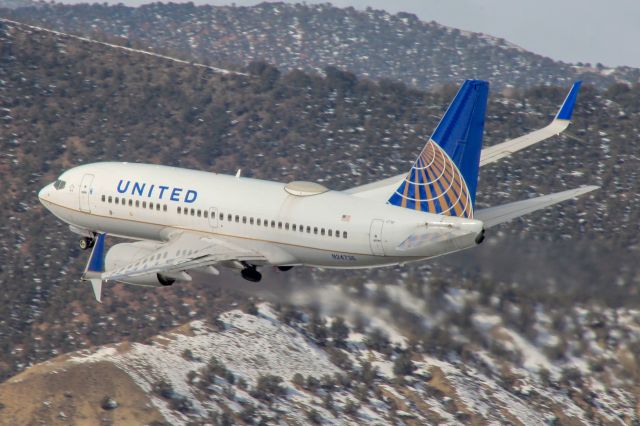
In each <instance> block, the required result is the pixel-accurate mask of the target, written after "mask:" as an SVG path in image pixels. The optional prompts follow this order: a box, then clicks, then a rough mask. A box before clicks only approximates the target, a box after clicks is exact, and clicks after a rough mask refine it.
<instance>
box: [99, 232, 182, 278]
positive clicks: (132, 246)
mask: <svg viewBox="0 0 640 426" xmlns="http://www.w3.org/2000/svg"><path fill="white" fill-rule="evenodd" d="M160 245H161V243H154V242H152V241H138V242H135V243H121V244H116V245H115V246H113V247H111V248H110V249H109V251H107V254H106V256H105V258H104V266H105V269H106V270H107V271H112V270H114V269H119V268H122V267H123V266H126V265H128V264H130V263H131V262H135V261H136V260H138V259H142V258H143V257H145V256H147V255H149V254H151V253H152V252H154V251H155V250H157V249H158V248H159V247H160ZM178 275H179V276H176V277H173V276H171V277H170V276H166V275H163V274H147V275H141V276H139V277H132V278H129V279H127V280H126V281H124V280H120V281H121V282H123V283H126V284H133V285H141V286H145V287H162V286H168V285H171V284H173V283H174V282H176V281H177V280H178V279H180V280H182V281H190V280H191V277H190V276H189V275H188V274H186V273H184V272H182V273H180V274H178Z"/></svg>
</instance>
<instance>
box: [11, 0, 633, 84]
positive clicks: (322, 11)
mask: <svg viewBox="0 0 640 426" xmlns="http://www.w3.org/2000/svg"><path fill="white" fill-rule="evenodd" d="M5 14H6V15H7V16H12V17H13V18H14V19H16V20H18V21H22V22H31V23H37V24H38V25H43V26H45V27H48V28H52V29H57V30H60V31H64V32H72V33H78V34H85V35H90V36H91V37H93V38H96V37H98V38H104V37H106V38H109V39H117V40H120V42H121V43H126V44H133V45H137V46H142V47H144V48H150V49H154V50H159V51H161V52H171V53H172V54H174V55H179V56H181V57H182V58H183V59H193V60H198V61H205V62H206V61H208V62H211V63H213V64H215V65H219V66H229V65H230V64H236V65H237V64H240V65H247V64H249V63H250V62H251V61H254V60H266V61H267V62H268V63H271V64H274V65H276V66H277V67H278V68H280V69H282V70H293V69H298V68H300V69H303V70H305V71H313V72H316V73H321V72H323V71H324V68H325V67H326V66H329V65H331V66H337V67H338V68H341V69H344V70H349V71H351V72H354V73H356V74H357V75H360V76H367V77H370V78H373V79H376V80H379V79H384V78H390V79H392V80H399V81H402V82H405V83H407V84H409V85H412V86H415V87H419V88H430V87H432V86H434V85H441V84H447V83H452V82H458V81H460V80H462V79H465V78H482V79H487V80H490V81H491V82H492V84H494V87H496V88H504V87H507V86H509V85H511V86H515V87H522V88H529V87H532V86H537V85H562V86H566V85H568V84H570V83H571V82H572V81H574V80H576V79H584V80H586V81H587V82H589V83H591V84H593V85H595V86H597V87H607V86H609V85H610V84H612V83H614V82H617V81H626V82H630V83H635V82H638V81H639V80H640V70H637V69H633V68H628V67H621V68H616V69H610V68H606V67H604V66H603V65H601V64H577V65H572V64H566V63H562V62H556V61H553V60H551V59H549V58H546V57H544V56H540V55H537V54H534V53H531V52H527V51H525V50H523V49H521V48H519V47H518V46H515V45H513V44H510V43H509V42H508V41H505V40H503V39H497V38H494V37H491V36H487V35H485V34H477V33H469V32H464V31H459V30H457V29H453V28H448V27H444V26H442V25H439V24H437V23H435V22H424V21H420V20H419V19H418V18H417V17H416V16H415V15H411V14H407V13H399V14H397V15H392V14H389V13H387V12H384V11H380V10H373V9H368V10H366V11H364V12H361V11H357V10H355V9H353V8H347V9H339V8H335V7H333V6H331V5H330V4H328V3H327V4H320V5H305V4H297V5H290V4H282V3H271V2H270V3H262V4H259V5H256V6H252V7H233V6H219V7H215V6H198V7H195V6H194V5H193V4H174V3H170V4H161V3H153V4H150V5H145V6H141V7H139V8H132V7H125V6H123V5H118V6H106V5H101V4H97V3H96V4H93V5H74V6H65V5H61V4H53V5H49V6H47V7H43V8H39V9H32V8H27V9H18V10H14V11H12V12H9V11H7V12H5ZM0 16H1V12H0Z"/></svg>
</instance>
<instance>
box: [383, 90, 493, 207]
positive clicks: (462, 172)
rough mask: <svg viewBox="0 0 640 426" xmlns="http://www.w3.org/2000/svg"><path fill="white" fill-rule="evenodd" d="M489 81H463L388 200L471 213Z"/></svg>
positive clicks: (407, 204)
mask: <svg viewBox="0 0 640 426" xmlns="http://www.w3.org/2000/svg"><path fill="white" fill-rule="evenodd" d="M488 94H489V83H487V82H486V81H482V80H467V81H465V82H464V84H463V85H462V87H461V88H460V90H459V91H458V94H457V95H456V97H455V99H454V100H453V102H452V103H451V105H450V106H449V109H448V110H447V112H446V113H445V115H444V117H442V120H441V121H440V124H438V127H437V128H436V130H435V132H433V135H432V136H431V138H430V139H429V142H427V144H426V145H425V147H424V149H423V150H422V152H421V153H420V156H419V157H418V159H417V160H416V162H415V163H414V164H413V167H412V168H411V171H409V173H408V174H407V177H406V178H405V180H404V182H402V184H400V186H399V187H398V189H397V190H396V192H395V193H394V194H393V195H392V196H391V198H389V201H388V202H389V204H393V205H394V206H399V207H405V208H409V209H414V210H418V211H424V212H429V213H436V214H443V215H448V216H459V217H468V218H471V217H473V206H474V204H475V198H476V187H477V185H478V170H479V167H480V151H481V150H482V132H483V130H484V116H485V112H486V109H487V98H488Z"/></svg>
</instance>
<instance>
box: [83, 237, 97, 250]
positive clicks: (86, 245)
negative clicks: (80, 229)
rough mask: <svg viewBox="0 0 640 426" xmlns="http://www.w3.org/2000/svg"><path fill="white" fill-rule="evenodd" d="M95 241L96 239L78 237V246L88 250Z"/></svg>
mask: <svg viewBox="0 0 640 426" xmlns="http://www.w3.org/2000/svg"><path fill="white" fill-rule="evenodd" d="M95 243H96V240H95V239H93V238H89V237H83V238H80V248H81V249H82V250H89V249H90V248H91V247H93V245H94V244H95Z"/></svg>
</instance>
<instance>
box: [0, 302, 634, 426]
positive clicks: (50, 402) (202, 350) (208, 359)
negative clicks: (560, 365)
mask: <svg viewBox="0 0 640 426" xmlns="http://www.w3.org/2000/svg"><path fill="white" fill-rule="evenodd" d="M636 315H637V313H636ZM279 318H282V311H280V312H276V311H274V310H273V308H272V307H271V306H270V305H267V304H262V305H260V307H259V310H256V311H255V312H253V313H252V314H247V313H244V312H242V311H239V310H233V311H229V312H226V313H224V314H223V315H221V316H220V317H218V318H217V319H216V322H215V324H216V325H215V326H214V325H210V324H208V323H206V322H204V321H192V322H190V323H188V324H186V325H184V326H182V327H180V328H178V329H176V330H175V331H173V332H171V333H167V334H164V335H161V336H158V337H155V338H153V339H152V341H151V342H149V343H147V344H132V345H129V344H126V343H124V344H116V345H110V346H106V347H103V348H96V349H92V350H87V351H82V352H78V353H71V354H68V355H66V356H64V357H61V358H58V359H54V360H52V361H49V362H47V363H45V364H42V365H38V366H34V367H32V368H30V369H29V370H27V371H26V372H24V373H22V374H20V375H18V376H16V377H15V378H13V379H10V380H8V381H6V382H5V383H3V384H1V385H0V401H3V402H4V403H5V407H4V409H3V414H4V415H3V420H2V422H3V424H10V423H12V422H13V420H14V419H16V420H22V419H29V421H30V422H32V423H36V422H42V421H44V422H47V423H48V424H54V423H60V424H63V423H64V422H67V423H68V422H71V423H76V422H78V423H80V424H82V423H86V424H90V423H91V422H92V421H94V422H97V421H98V420H102V421H106V420H109V421H113V422H116V423H117V422H124V421H132V422H149V421H151V420H152V419H153V420H156V421H157V420H159V419H158V413H161V415H162V418H163V420H164V421H166V422H167V424H171V425H181V424H188V423H189V422H194V421H195V422H206V421H213V422H214V423H225V422H227V423H228V422H229V421H234V422H238V423H239V424H255V423H258V422H259V421H275V422H280V423H284V424H305V423H314V424H361V423H362V422H368V423H375V424H398V423H400V422H401V423H404V424H408V425H417V424H426V423H442V422H445V423H448V424H481V423H485V422H490V421H498V422H505V421H509V422H512V423H516V424H523V425H537V424H543V423H560V424H576V425H579V424H589V423H591V422H598V423H601V424H629V422H631V421H632V419H633V418H635V415H636V414H635V412H634V411H635V410H634V406H633V404H634V402H633V396H632V395H631V394H629V393H627V392H626V391H624V390H623V389H620V388H618V389H610V390H609V391H608V392H606V391H605V390H604V386H605V385H604V384H603V383H600V382H599V381H598V380H597V379H596V378H595V377H594V376H593V375H585V377H584V378H582V379H580V380H582V381H583V382H584V383H585V385H578V384H576V383H573V382H572V383H573V385H572V387H571V388H570V389H571V392H569V393H568V394H566V393H565V391H566V389H565V386H566V385H565V384H561V381H560V375H559V373H556V372H554V371H553V367H550V368H551V369H552V371H551V373H550V374H551V379H549V378H547V379H544V380H551V382H552V383H554V384H553V385H551V386H550V385H548V384H545V383H544V382H543V379H540V377H541V376H540V375H539V374H536V373H532V372H530V371H527V369H518V368H514V366H513V365H512V364H510V363H509V362H504V361H502V362H501V363H500V365H499V366H498V364H496V360H494V359H493V357H492V356H491V355H489V354H488V353H484V352H483V351H480V352H481V353H480V354H479V356H478V357H477V358H476V359H475V360H470V361H465V362H464V363H461V362H456V361H444V360H441V359H437V358H434V357H431V356H425V355H423V354H420V353H417V352H413V353H411V352H405V351H406V347H407V345H406V343H405V342H406V338H405V337H403V336H402V335H401V334H399V333H398V332H397V331H392V334H391V340H392V342H394V343H393V346H392V347H390V348H389V349H388V350H387V349H383V348H374V347H371V337H370V335H369V336H368V337H366V338H365V339H364V340H363V336H362V335H360V334H358V333H355V332H351V333H350V334H349V335H348V337H347V338H346V340H344V342H343V343H342V344H340V345H339V347H336V346H335V344H336V339H335V338H330V339H328V340H327V342H326V343H323V342H319V341H318V340H317V337H318V336H317V334H316V335H315V336H314V334H313V330H314V326H313V325H312V324H315V327H316V329H317V326H318V323H317V320H314V319H309V317H307V319H304V315H303V316H301V317H299V319H298V320H294V321H292V322H290V323H289V325H287V324H286V323H283V322H281V321H280V320H279ZM477 321H478V323H483V322H484V323H485V327H486V322H485V321H486V319H484V318H480V317H478V319H477ZM636 325H637V324H636ZM490 328H491V327H490ZM492 328H493V331H494V332H495V333H499V332H502V333H506V332H507V329H502V330H501V329H500V328H499V327H498V326H497V325H494V326H493V327H492ZM486 330H487V331H489V329H486ZM511 339H512V340H513V342H514V344H516V345H519V344H520V343H517V342H519V339H521V337H519V336H518V335H517V334H515V333H512V335H511ZM407 353H409V354H411V356H410V358H407V359H410V361H405V362H404V363H402V362H399V360H401V359H403V358H402V357H403V356H405V357H406V354H407ZM529 356H531V353H530V355H529ZM544 358H545V357H544V356H543V355H540V356H538V359H537V362H544V361H541V360H543V359H544ZM331 360H333V361H334V362H336V360H340V361H339V363H340V365H341V367H338V366H337V365H334V364H333V363H332V362H331ZM480 360H482V361H480ZM582 361H586V360H584V359H583V360H582ZM406 363H409V364H406ZM402 365H410V366H411V368H409V369H408V370H407V371H406V372H405V374H406V375H403V374H401V375H399V376H398V375H397V374H396V373H398V371H400V370H398V369H399V367H398V366H402ZM532 367H534V366H533V365H532V366H530V367H527V368H528V369H530V368H532ZM394 371H395V373H394ZM267 378H268V379H267ZM562 380H565V379H562ZM568 380H569V381H570V382H571V381H572V380H576V379H568ZM44 386H46V387H44ZM586 389H590V391H586ZM141 390H142V391H143V392H140V391H141ZM61 393H64V395H65V396H61ZM596 394H597V396H595V395H596ZM8 397H9V398H10V399H7V398H8ZM588 398H590V399H588ZM109 399H110V400H112V401H113V402H115V404H113V403H112V407H111V408H110V409H107V408H101V404H102V405H104V404H105V401H107V400H109ZM596 399H597V402H596V403H592V402H589V401H595V400H596ZM43 400H44V401H43ZM114 405H117V407H116V408H113V406H114ZM25 406H26V407H25ZM56 415H57V419H56V417H55V416H56ZM134 415H137V416H138V417H137V418H136V417H133V416H134ZM18 416H21V417H18ZM143 419H144V420H143ZM7 420H10V422H9V423H7Z"/></svg>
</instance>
